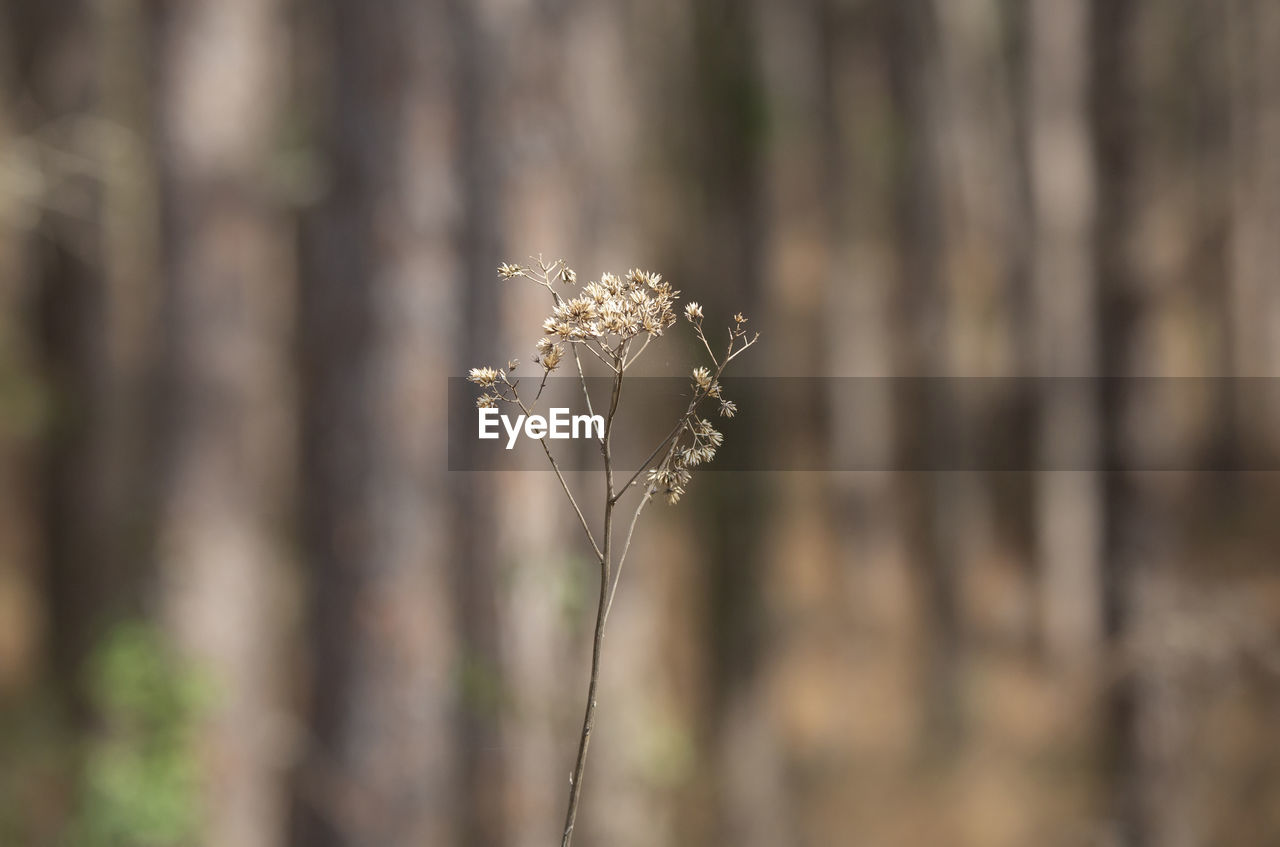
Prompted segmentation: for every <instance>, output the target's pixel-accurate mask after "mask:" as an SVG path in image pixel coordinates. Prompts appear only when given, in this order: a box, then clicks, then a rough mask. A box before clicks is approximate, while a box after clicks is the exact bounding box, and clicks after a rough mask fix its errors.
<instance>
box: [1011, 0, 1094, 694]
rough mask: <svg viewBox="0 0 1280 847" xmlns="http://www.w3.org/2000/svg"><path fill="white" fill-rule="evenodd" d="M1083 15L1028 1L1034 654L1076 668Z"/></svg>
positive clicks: (1085, 254) (1090, 495) (1090, 290)
mask: <svg viewBox="0 0 1280 847" xmlns="http://www.w3.org/2000/svg"><path fill="white" fill-rule="evenodd" d="M1088 24H1089V22H1088V8H1087V7H1086V6H1085V5H1083V4H1081V3H1079V2H1077V0H1031V3H1030V13H1029V15H1028V27H1029V33H1028V35H1029V37H1028V47H1027V55H1028V58H1029V68H1028V70H1029V75H1030V84H1029V86H1028V91H1027V94H1028V97H1029V105H1028V106H1027V115H1028V127H1027V131H1028V136H1029V146H1030V173H1031V196H1032V213H1033V221H1034V223H1033V227H1034V228H1033V230H1032V232H1031V238H1032V244H1033V247H1032V250H1033V253H1032V261H1031V277H1032V291H1033V301H1034V304H1035V306H1034V312H1035V319H1034V322H1033V324H1034V326H1035V338H1036V350H1035V357H1034V361H1035V374H1036V376H1037V377H1040V378H1041V379H1040V380H1039V382H1040V390H1039V392H1038V395H1037V396H1038V399H1039V400H1040V403H1039V415H1040V417H1039V422H1038V425H1039V433H1038V440H1039V444H1038V445H1037V447H1038V449H1037V452H1036V456H1037V464H1038V467H1039V469H1040V470H1039V473H1038V486H1039V496H1038V498H1037V507H1036V513H1037V521H1036V526H1037V559H1038V560H1039V566H1040V573H1041V577H1040V587H1041V595H1040V607H1041V615H1042V631H1043V637H1044V641H1045V646H1046V648H1047V649H1048V652H1049V654H1050V656H1051V657H1052V658H1053V659H1054V660H1055V661H1057V662H1059V663H1061V664H1063V665H1065V666H1067V667H1068V668H1071V669H1074V670H1075V671H1081V670H1085V671H1087V670H1088V669H1089V666H1090V665H1091V664H1092V663H1094V662H1095V661H1096V659H1097V652H1098V649H1099V647H1100V639H1101V635H1102V614H1101V612H1102V587H1101V579H1102V577H1101V553H1102V549H1101V521H1102V514H1101V511H1100V508H1101V488H1100V483H1099V477H1098V474H1097V473H1096V472H1095V471H1094V470H1093V465H1092V462H1093V459H1094V457H1095V456H1096V455H1097V416H1096V415H1097V410H1096V408H1095V394H1094V391H1095V386H1094V382H1093V379H1092V377H1093V375H1094V373H1095V371H1096V364H1095V363H1096V357H1097V351H1096V339H1095V337H1094V314H1095V304H1096V295H1095V292H1094V272H1095V266H1094V254H1093V246H1092V240H1093V237H1094V203H1095V200H1094V194H1095V188H1094V165H1093V150H1092V147H1091V146H1090V136H1089V131H1090V124H1089V113H1088V72H1089V64H1088V57H1089V51H1090V46H1091V45H1090V40H1089V36H1090V32H1089V25H1088Z"/></svg>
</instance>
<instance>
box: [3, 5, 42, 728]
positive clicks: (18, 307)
mask: <svg viewBox="0 0 1280 847" xmlns="http://www.w3.org/2000/svg"><path fill="white" fill-rule="evenodd" d="M11 11H12V10H11V9H10V8H8V7H5V8H3V15H4V16H3V17H2V18H0V20H2V21H4V25H3V26H0V403H3V404H4V410H5V415H4V419H3V421H2V422H0V703H7V702H9V701H10V699H11V698H14V697H17V696H20V695H22V694H23V693H25V691H26V690H27V686H29V685H30V684H31V683H32V682H33V681H34V680H35V679H36V677H37V674H38V673H39V672H40V671H41V670H43V668H42V667H41V658H42V657H41V655H40V651H41V649H42V648H43V646H44V645H43V643H42V636H43V635H44V634H45V626H44V624H45V621H44V615H42V614H41V613H40V605H41V597H40V572H39V559H38V552H39V551H38V547H37V541H38V538H39V523H38V521H39V518H40V514H39V510H38V508H37V507H35V506H34V504H32V503H31V497H30V495H29V492H30V491H32V490H34V489H35V487H36V486H37V484H38V483H37V479H36V476H37V474H36V472H37V470H38V468H37V467H36V466H35V464H36V463H33V462H32V461H31V459H30V456H31V454H32V453H35V452H38V450H37V449H35V448H38V447H39V446H40V442H39V435H40V432H39V430H40V424H41V405H42V404H41V392H40V390H39V383H38V382H37V376H36V366H37V364H38V363H37V360H36V356H37V352H38V351H37V350H36V349H34V348H35V346H36V343H37V341H38V339H37V338H35V337H33V334H32V332H31V330H30V327H29V326H28V323H27V321H26V320H25V319H26V318H28V317H29V315H30V312H31V300H32V299H33V296H34V294H33V291H32V286H31V284H30V280H29V274H28V269H27V267H26V265H27V258H26V252H27V251H25V250H24V249H23V248H24V246H25V242H26V239H27V238H28V237H29V235H30V228H31V227H32V226H33V225H34V224H35V222H36V221H37V220H38V214H39V212H38V209H37V208H36V207H35V205H34V202H33V198H31V197H28V196H24V193H23V191H22V187H23V185H24V183H26V182H27V181H28V180H30V177H31V175H30V173H29V172H28V168H29V167H30V162H29V161H27V160H26V156H24V155H23V153H22V151H23V150H24V146H23V145H21V144H20V136H19V135H18V128H17V127H16V126H15V118H16V115H15V114H14V107H15V106H16V105H17V101H18V99H19V94H20V92H19V90H18V89H17V87H16V85H15V80H14V70H15V68H14V66H13V59H14V48H15V44H14V42H15V41H16V38H15V33H14V32H13V28H12V21H11V20H10V13H11Z"/></svg>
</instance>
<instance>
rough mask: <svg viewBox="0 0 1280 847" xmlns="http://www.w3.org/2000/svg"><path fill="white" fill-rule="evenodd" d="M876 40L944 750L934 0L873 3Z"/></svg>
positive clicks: (910, 456) (935, 741)
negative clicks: (891, 117)
mask: <svg viewBox="0 0 1280 847" xmlns="http://www.w3.org/2000/svg"><path fill="white" fill-rule="evenodd" d="M881 14H882V15H883V18H882V25H883V26H884V27H885V30H884V32H885V39H884V49H885V50H886V51H887V57H886V61H887V68H888V73H889V84H890V90H891V92H892V97H893V105H894V110H895V119H896V122H897V127H898V129H899V131H900V133H901V149H900V151H899V153H898V156H897V158H896V160H895V163H894V166H895V178H896V183H895V196H894V199H893V203H894V207H893V208H894V230H893V237H894V239H895V249H896V256H895V258H896V266H895V280H896V283H897V297H896V299H895V302H894V319H895V321H896V326H897V338H896V339H895V341H896V343H895V349H894V359H895V368H894V372H895V375H897V376H900V377H904V378H906V381H905V382H903V383H902V389H903V391H904V392H905V396H904V398H903V399H904V403H903V405H901V406H900V407H899V409H898V410H897V411H898V414H899V415H900V416H901V417H900V421H901V424H900V426H899V430H898V431H899V441H898V443H897V449H898V450H899V455H900V457H901V459H902V461H903V462H904V464H905V466H906V467H914V468H921V469H923V470H920V471H918V472H914V473H908V474H906V475H904V477H903V480H902V484H903V486H904V491H903V495H904V496H905V498H906V507H905V508H906V511H905V515H906V518H905V520H906V526H907V533H908V538H909V539H910V541H909V546H910V548H911V556H912V558H913V559H914V561H915V563H916V566H917V567H918V568H919V569H920V571H919V573H920V576H919V586H920V592H921V596H922V607H923V610H924V612H923V614H924V626H925V627H926V628H927V635H926V638H927V639H928V644H929V654H928V658H927V659H926V662H925V691H926V692H927V693H926V694H925V697H926V700H927V703H928V707H927V710H926V713H925V715H926V722H927V726H926V728H925V735H926V743H927V745H928V747H929V748H930V749H933V750H938V751H943V752H946V751H949V750H951V749H952V748H953V746H954V745H955V744H956V743H957V742H958V741H959V740H960V732H961V729H962V727H961V724H960V721H961V714H960V709H959V706H960V704H959V700H958V696H959V689H958V684H959V675H960V674H961V672H962V669H961V667H960V662H961V657H962V654H963V648H962V642H963V638H962V626H961V619H960V608H959V597H958V592H959V587H960V579H961V574H960V567H961V552H962V547H961V543H962V540H963V532H962V527H961V525H960V518H961V512H960V509H959V508H958V504H959V503H960V500H959V497H960V495H961V493H962V488H961V486H960V485H959V481H958V480H957V479H956V478H955V475H954V474H950V473H947V472H944V471H941V470H939V469H941V468H943V467H945V466H946V463H947V462H948V461H950V460H952V459H953V458H954V457H955V456H956V453H955V452H954V451H955V449H956V447H957V446H958V445H957V444H956V443H954V442H953V441H952V440H951V439H950V437H949V436H950V434H951V433H953V432H955V427H954V420H955V416H956V414H957V413H958V409H957V407H956V406H955V405H954V402H955V397H954V396H948V392H947V391H946V390H945V387H944V389H943V390H938V389H939V386H940V385H943V386H945V384H942V383H937V382H935V381H934V380H930V379H922V378H928V377H938V376H945V375H947V374H948V373H949V370H950V369H949V360H948V358H947V354H948V340H949V330H950V329H951V327H952V325H953V324H952V319H951V318H952V307H953V303H952V297H951V292H950V281H949V269H948V264H947V250H948V249H949V244H948V240H947V215H946V212H947V206H946V199H947V193H946V191H945V185H944V180H943V177H944V173H945V171H944V163H943V161H942V160H941V151H940V145H941V143H942V139H943V128H944V124H943V115H944V111H943V106H942V103H941V102H940V101H941V91H940V87H939V78H940V77H939V74H940V69H939V58H938V43H939V38H938V20H937V11H936V6H935V5H934V3H933V2H932V0H906V1H905V2H886V3H885V4H884V6H883V8H882V11H881Z"/></svg>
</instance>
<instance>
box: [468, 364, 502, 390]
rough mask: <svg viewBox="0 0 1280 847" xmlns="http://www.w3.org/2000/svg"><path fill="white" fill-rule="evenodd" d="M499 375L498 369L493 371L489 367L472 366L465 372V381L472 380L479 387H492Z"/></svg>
mask: <svg viewBox="0 0 1280 847" xmlns="http://www.w3.org/2000/svg"><path fill="white" fill-rule="evenodd" d="M500 375H501V373H500V372H499V371H495V370H494V369H493V368H490V367H483V368H472V369H471V371H470V372H469V373H468V374H467V381H468V382H474V383H475V384H476V385H478V386H480V387H481V388H492V387H493V384H494V383H495V382H497V381H498V377H499V376H500Z"/></svg>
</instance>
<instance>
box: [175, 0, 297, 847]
mask: <svg viewBox="0 0 1280 847" xmlns="http://www.w3.org/2000/svg"><path fill="white" fill-rule="evenodd" d="M282 15H283V5H282V4H280V3H276V2H273V0H172V2H166V3H163V4H162V5H161V7H160V9H159V16H158V18H157V21H156V26H157V30H156V39H157V55H156V61H157V66H158V68H159V79H160V82H161V85H160V88H159V90H158V91H157V100H156V110H157V118H156V119H157V125H158V128H159V135H160V144H159V162H160V168H161V185H162V201H163V213H164V220H163V225H164V235H165V251H164V257H163V266H164V271H165V277H166V284H165V289H164V300H163V306H162V308H163V319H164V329H165V332H166V351H165V363H166V372H165V385H164V395H163V397H164V406H163V409H164V412H163V413H164V416H165V417H164V424H165V427H166V432H167V439H166V443H165V457H164V460H165V468H164V475H165V482H164V505H163V509H162V513H161V517H160V521H161V524H160V529H159V551H158V555H159V566H160V578H161V603H162V606H163V613H164V618H165V620H166V626H167V627H168V629H169V630H170V631H171V632H172V633H173V635H174V638H175V641H176V642H177V643H178V644H180V645H181V647H182V648H183V649H184V650H185V651H186V653H187V654H188V656H189V657H190V658H191V660H192V661H193V662H194V663H195V665H196V666H197V667H198V668H199V669H200V672H201V673H203V674H204V675H206V676H207V678H208V679H209V682H210V684H211V686H212V688H213V691H214V692H215V699H214V702H213V704H212V706H211V708H210V712H209V714H208V716H207V719H206V720H205V722H204V725H203V726H202V728H201V734H200V736H199V739H198V750H197V751H196V754H197V755H198V757H199V758H198V761H199V762H200V768H201V776H202V779H203V783H204V788H205V790H204V796H203V798H202V800H203V804H204V812H205V816H206V820H207V822H208V826H207V829H206V830H205V831H204V833H203V838H204V843H206V844H209V845H227V844H235V845H240V846H241V847H270V845H275V844H277V843H278V841H279V838H280V836H281V834H282V833H283V831H284V829H283V825H284V811H285V806H284V802H283V801H284V799H285V795H284V793H283V782H282V776H283V774H284V773H285V772H286V770H287V767H288V765H289V753H290V751H289V749H288V747H287V744H286V741H287V736H286V735H285V734H284V731H285V730H286V728H287V724H286V723H285V719H284V713H283V704H282V697H283V692H282V683H283V682H286V681H287V678H286V677H285V676H284V675H283V674H282V670H283V665H282V659H283V656H282V645H283V642H284V632H286V629H285V626H286V624H287V620H288V616H287V614H285V613H284V609H285V608H287V606H286V604H285V595H284V594H283V591H284V588H285V584H286V579H287V575H288V571H287V568H286V563H287V553H286V551H285V549H284V545H283V538H282V533H283V530H284V528H285V526H286V523H285V521H286V518H287V515H286V514H285V513H284V511H283V509H284V506H283V504H284V503H286V502H287V497H288V492H289V491H290V488H291V485H290V482H289V480H290V478H291V471H292V462H291V458H290V456H291V453H292V449H291V438H290V431H291V428H292V425H293V420H292V413H291V405H290V402H289V396H290V384H289V381H288V379H287V376H286V368H287V362H288V343H289V332H290V325H291V318H290V311H291V306H290V302H291V295H292V286H291V284H290V274H291V267H292V266H291V263H290V261H289V260H288V240H287V235H288V230H287V228H286V226H285V221H284V218H283V216H282V211H281V209H280V208H279V203H278V198H277V197H275V196H273V195H272V193H271V179H270V178H271V171H270V157H271V155H272V152H273V141H274V138H275V135H274V134H275V132H276V130H277V125H276V123H275V121H276V120H277V116H278V114H279V112H280V109H281V104H282V102H283V92H284V85H285V76H284V72H285V70H286V65H285V63H284V59H285V57H284V56H283V55H282V54H281V52H280V44H281V43H282V40H283V36H284V31H283V23H284V21H283V18H282Z"/></svg>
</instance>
